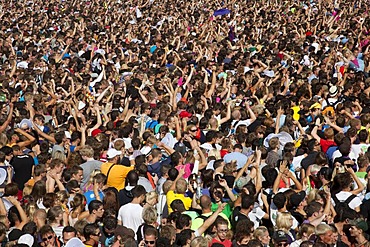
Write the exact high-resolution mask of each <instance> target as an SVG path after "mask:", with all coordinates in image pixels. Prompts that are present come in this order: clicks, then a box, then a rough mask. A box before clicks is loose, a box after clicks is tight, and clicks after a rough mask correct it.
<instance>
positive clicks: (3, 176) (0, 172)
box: [0, 168, 7, 184]
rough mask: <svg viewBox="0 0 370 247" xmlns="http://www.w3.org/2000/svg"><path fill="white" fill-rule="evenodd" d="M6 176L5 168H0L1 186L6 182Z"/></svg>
mask: <svg viewBox="0 0 370 247" xmlns="http://www.w3.org/2000/svg"><path fill="white" fill-rule="evenodd" d="M6 176H7V174H6V170H5V169H4V168H0V184H3V183H4V182H5V179H6Z"/></svg>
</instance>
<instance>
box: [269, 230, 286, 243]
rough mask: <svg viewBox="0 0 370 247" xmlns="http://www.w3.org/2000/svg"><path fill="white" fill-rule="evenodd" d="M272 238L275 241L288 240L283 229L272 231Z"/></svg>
mask: <svg viewBox="0 0 370 247" xmlns="http://www.w3.org/2000/svg"><path fill="white" fill-rule="evenodd" d="M272 239H273V240H274V241H275V243H281V242H288V238H287V236H286V235H285V232H283V231H276V232H274V234H273V235H272Z"/></svg>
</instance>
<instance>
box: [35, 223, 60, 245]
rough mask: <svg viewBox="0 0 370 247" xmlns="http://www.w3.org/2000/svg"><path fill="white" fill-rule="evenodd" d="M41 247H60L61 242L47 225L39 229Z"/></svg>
mask: <svg viewBox="0 0 370 247" xmlns="http://www.w3.org/2000/svg"><path fill="white" fill-rule="evenodd" d="M39 232H40V236H41V245H42V246H53V247H61V246H62V245H61V242H60V241H59V239H58V238H57V236H56V235H55V233H54V231H53V228H52V227H51V226H49V225H44V226H43V227H41V228H40V231H39Z"/></svg>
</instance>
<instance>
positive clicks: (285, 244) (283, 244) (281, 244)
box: [277, 243, 289, 247]
mask: <svg viewBox="0 0 370 247" xmlns="http://www.w3.org/2000/svg"><path fill="white" fill-rule="evenodd" d="M277 246H284V247H287V246H289V244H288V243H279V244H278V245H277Z"/></svg>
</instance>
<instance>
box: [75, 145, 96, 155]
mask: <svg viewBox="0 0 370 247" xmlns="http://www.w3.org/2000/svg"><path fill="white" fill-rule="evenodd" d="M78 152H79V153H80V155H81V156H86V157H88V158H92V157H94V149H93V148H92V147H90V146H89V145H85V146H83V147H81V148H80V149H79V150H78Z"/></svg>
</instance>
